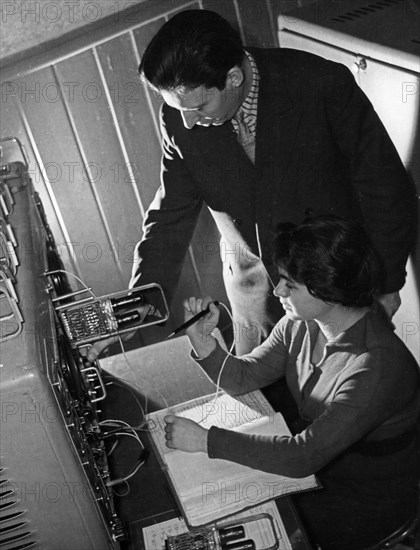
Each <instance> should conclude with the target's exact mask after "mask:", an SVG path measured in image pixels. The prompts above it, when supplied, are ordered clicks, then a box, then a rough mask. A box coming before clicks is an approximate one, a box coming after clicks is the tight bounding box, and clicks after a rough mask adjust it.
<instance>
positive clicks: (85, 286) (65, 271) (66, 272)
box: [44, 269, 96, 298]
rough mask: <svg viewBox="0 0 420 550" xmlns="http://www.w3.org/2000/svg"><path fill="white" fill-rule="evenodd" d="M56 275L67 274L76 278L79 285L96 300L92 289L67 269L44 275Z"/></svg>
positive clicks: (47, 272) (55, 270)
mask: <svg viewBox="0 0 420 550" xmlns="http://www.w3.org/2000/svg"><path fill="white" fill-rule="evenodd" d="M54 273H65V274H66V275H71V276H72V277H74V278H75V279H76V280H77V281H79V283H80V284H81V285H82V286H83V288H84V289H85V290H86V291H87V292H89V293H90V295H91V296H93V298H96V296H95V294H94V293H93V292H92V289H91V288H89V287H88V286H87V284H86V283H85V282H83V281H82V279H81V278H80V277H78V276H77V275H75V274H74V273H72V272H71V271H67V270H66V269H54V270H52V271H46V272H45V273H44V275H53V274H54Z"/></svg>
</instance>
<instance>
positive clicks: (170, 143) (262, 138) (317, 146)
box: [131, 49, 416, 322]
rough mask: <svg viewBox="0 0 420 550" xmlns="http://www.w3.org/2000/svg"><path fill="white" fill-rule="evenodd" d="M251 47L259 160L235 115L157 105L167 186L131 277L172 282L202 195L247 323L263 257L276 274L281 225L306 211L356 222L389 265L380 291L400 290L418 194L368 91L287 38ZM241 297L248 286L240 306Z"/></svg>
mask: <svg viewBox="0 0 420 550" xmlns="http://www.w3.org/2000/svg"><path fill="white" fill-rule="evenodd" d="M250 51H251V53H252V55H253V56H254V58H255V60H256V62H257V66H258V71H259V74H260V89H259V96H258V113H257V135H256V159H255V166H253V165H252V163H251V162H250V161H249V159H248V157H247V156H246V154H245V152H244V150H243V148H242V147H241V145H240V144H239V143H238V141H237V135H236V133H235V131H234V130H233V126H232V124H231V123H229V122H228V123H225V124H223V125H222V126H212V127H209V128H204V127H199V126H195V127H194V128H193V129H191V130H188V129H186V128H184V126H183V123H182V119H181V116H180V113H179V111H177V110H176V109H173V108H170V107H169V106H167V105H163V108H162V111H161V130H162V138H163V147H164V155H163V161H162V173H161V180H162V181H161V183H162V185H161V187H160V189H159V191H158V193H157V195H156V197H155V199H154V201H153V203H152V204H151V206H150V208H149V210H148V213H147V216H146V219H145V224H144V236H143V239H142V241H141V242H140V243H139V245H138V248H137V255H138V258H137V260H138V262H137V263H136V264H135V266H134V271H133V273H134V275H133V279H132V283H131V284H145V283H146V282H153V281H154V282H156V281H160V282H161V283H162V285H163V287H164V288H165V290H166V291H167V292H168V294H169V296H170V295H171V294H172V293H173V290H174V288H175V286H176V284H177V281H178V278H179V274H180V270H181V267H182V262H183V259H184V256H185V254H186V251H187V247H188V246H189V244H190V239H191V236H192V232H193V230H194V227H195V224H196V221H197V217H198V215H199V212H200V209H201V206H202V204H203V202H204V203H205V204H206V205H207V206H208V208H209V209H210V212H211V213H212V215H213V217H214V219H215V221H216V224H217V226H218V229H219V231H220V233H221V235H222V240H223V242H224V245H223V247H224V248H223V250H222V252H223V251H224V253H225V258H222V259H225V260H226V262H225V263H226V264H229V265H224V268H225V275H227V277H231V281H230V283H229V285H230V288H231V290H230V291H229V288H228V287H229V285H228V283H227V289H228V296H229V297H230V300H231V305H232V308H233V311H234V314H236V315H237V316H239V317H242V316H243V315H245V317H246V316H248V319H249V320H250V321H251V322H252V320H253V319H254V317H253V312H252V311H248V309H249V307H250V305H251V306H252V303H255V302H256V301H260V302H261V301H264V299H263V298H262V294H264V295H266V294H267V292H268V293H269V294H271V290H272V289H270V288H269V286H267V285H265V286H264V284H263V283H262V282H261V281H262V279H263V278H265V274H264V273H263V269H262V266H261V262H259V261H258V258H259V257H260V256H261V255H262V258H263V260H264V263H265V266H266V268H267V269H268V272H269V273H270V275H271V276H272V278H275V277H276V273H275V271H276V270H275V268H274V266H273V265H272V260H271V255H272V246H271V243H272V242H273V237H274V234H275V228H276V225H277V224H278V223H279V222H286V221H290V222H295V223H299V222H301V221H302V220H303V219H304V218H305V217H306V216H308V215H317V214H326V213H334V214H337V215H341V216H345V217H349V218H351V219H354V220H359V221H362V222H363V223H364V224H365V226H366V228H367V230H368V233H369V234H370V237H371V239H372V241H373V244H374V246H375V248H376V250H377V251H378V253H379V254H380V256H381V258H382V261H383V264H384V275H385V276H384V280H383V283H382V292H392V291H396V290H399V289H400V288H401V287H402V286H403V285H404V281H405V265H406V261H407V256H408V253H409V249H410V247H411V245H412V242H413V238H414V237H413V236H414V233H415V232H414V230H413V224H414V223H415V203H416V201H415V195H414V193H413V191H412V189H411V186H410V184H409V181H408V179H407V176H406V172H405V169H404V167H403V165H402V163H401V161H400V159H399V157H398V154H397V152H396V150H395V147H394V145H393V144H392V142H391V140H390V138H389V137H388V135H387V133H386V131H385V129H384V127H383V125H382V123H381V121H380V120H379V118H378V116H377V114H376V113H375V111H374V110H373V108H372V105H371V104H370V102H369V100H368V99H367V98H366V96H365V95H364V93H363V92H362V91H361V90H360V89H359V87H358V86H357V84H356V82H355V80H354V77H353V75H352V74H351V73H350V71H349V70H348V69H347V68H346V67H344V66H343V65H340V64H337V63H333V62H331V61H327V60H325V59H323V58H320V57H318V56H314V55H311V54H308V53H305V52H300V51H296V50H290V49H266V50H261V49H259V50H258V49H255V50H250ZM390 108H392V106H390ZM258 266H259V267H258ZM225 281H226V279H225ZM232 283H233V286H232ZM232 288H236V290H237V291H238V292H236V294H235V291H233V290H232ZM258 288H260V290H258ZM241 296H242V298H245V297H246V296H248V298H249V297H250V296H251V297H252V296H253V299H248V300H246V303H247V305H246V308H245V309H246V311H245V312H244V311H243V310H244V307H243V304H244V302H243V303H242V305H241V303H240V302H241ZM235 301H236V302H237V303H236V304H235ZM232 302H233V303H232ZM260 305H261V304H260ZM240 310H241V311H242V312H241V311H240ZM257 317H258V321H261V320H262V318H261V319H260V315H259V314H258V315H257ZM275 320H276V319H274V321H275Z"/></svg>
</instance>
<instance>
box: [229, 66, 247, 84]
mask: <svg viewBox="0 0 420 550" xmlns="http://www.w3.org/2000/svg"><path fill="white" fill-rule="evenodd" d="M244 81H245V74H244V72H243V70H242V69H241V67H239V66H238V65H235V66H234V67H232V68H231V69H229V71H228V74H227V77H226V86H227V87H229V88H240V87H241V86H242V84H243V83H244Z"/></svg>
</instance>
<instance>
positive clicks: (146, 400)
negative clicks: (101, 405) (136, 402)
mask: <svg viewBox="0 0 420 550" xmlns="http://www.w3.org/2000/svg"><path fill="white" fill-rule="evenodd" d="M118 338H119V342H120V346H121V351H122V354H123V356H124V359H125V361H126V363H127V365H128V366H129V367H130V369H131V370H132V371H134V370H135V369H134V366H133V364H132V363H131V362H130V360H129V359H128V356H127V354H126V351H125V348H124V343H123V341H122V339H121V337H120V335H118ZM142 381H144V382H145V383H146V385H148V386H149V387H150V388H151V389H152V390H153V391H154V392H155V393H156V394H157V395H158V396H159V397H160V398H161V399H162V401H163V402H164V403H165V407H166V408H167V409H169V408H170V407H169V403H168V400H167V399H166V397H165V396H164V395H163V394H162V393H161V392H160V391H159V390H158V389H157V388H155V387H154V386H153V384H151V383H150V381H148V380H147V378H146V377H144V376H143V378H142ZM124 384H127V385H128V386H131V387H132V388H134V389H136V390H137V391H139V392H140V393H141V388H139V387H138V386H137V385H136V384H134V382H128V381H127V380H124ZM144 398H145V416H146V415H147V405H148V398H147V395H145V396H144Z"/></svg>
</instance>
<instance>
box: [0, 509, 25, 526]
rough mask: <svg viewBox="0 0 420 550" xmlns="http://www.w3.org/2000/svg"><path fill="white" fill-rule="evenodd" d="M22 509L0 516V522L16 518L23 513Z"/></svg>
mask: <svg viewBox="0 0 420 550" xmlns="http://www.w3.org/2000/svg"><path fill="white" fill-rule="evenodd" d="M24 513H25V511H24V510H20V511H19V512H13V514H7V515H6V516H0V523H1V522H4V521H10V520H12V519H15V518H18V517H19V516H21V515H22V514H24Z"/></svg>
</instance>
